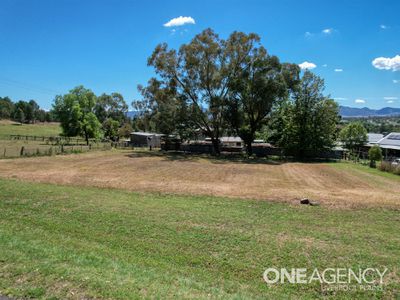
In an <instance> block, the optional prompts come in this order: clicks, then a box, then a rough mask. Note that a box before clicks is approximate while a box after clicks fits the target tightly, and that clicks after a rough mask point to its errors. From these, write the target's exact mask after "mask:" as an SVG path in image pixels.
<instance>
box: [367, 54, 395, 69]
mask: <svg viewBox="0 0 400 300" xmlns="http://www.w3.org/2000/svg"><path fill="white" fill-rule="evenodd" d="M372 65H373V66H374V67H375V68H377V69H379V70H392V71H393V72H394V71H400V55H396V56H394V57H392V58H390V57H377V58H375V59H374V60H373V61H372Z"/></svg>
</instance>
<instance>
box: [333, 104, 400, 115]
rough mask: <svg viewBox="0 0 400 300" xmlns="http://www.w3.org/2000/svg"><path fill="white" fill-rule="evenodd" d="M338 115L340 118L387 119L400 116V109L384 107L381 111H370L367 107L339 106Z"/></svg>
mask: <svg viewBox="0 0 400 300" xmlns="http://www.w3.org/2000/svg"><path fill="white" fill-rule="evenodd" d="M339 114H340V115H341V116H342V117H388V116H397V115H400V108H394V107H384V108H381V109H370V108H368V107H363V108H357V107H349V106H340V107H339Z"/></svg>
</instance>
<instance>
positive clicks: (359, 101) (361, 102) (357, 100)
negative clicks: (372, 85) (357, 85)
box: [354, 99, 365, 104]
mask: <svg viewBox="0 0 400 300" xmlns="http://www.w3.org/2000/svg"><path fill="white" fill-rule="evenodd" d="M354 103H357V104H364V103H365V100H364V99H356V100H354Z"/></svg>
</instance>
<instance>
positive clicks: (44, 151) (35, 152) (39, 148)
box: [0, 143, 112, 158]
mask: <svg viewBox="0 0 400 300" xmlns="http://www.w3.org/2000/svg"><path fill="white" fill-rule="evenodd" d="M111 148H112V145H111V144H110V143H94V144H89V145H43V144H36V145H35V144H33V145H32V144H29V143H28V144H23V145H18V144H16V145H6V146H3V147H1V146H0V158H17V157H33V156H52V155H59V154H70V153H83V152H89V151H95V150H110V149H111Z"/></svg>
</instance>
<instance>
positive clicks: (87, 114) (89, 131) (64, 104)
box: [53, 86, 101, 144]
mask: <svg viewBox="0 0 400 300" xmlns="http://www.w3.org/2000/svg"><path fill="white" fill-rule="evenodd" d="M96 101H97V97H96V95H95V94H94V93H93V92H92V91H91V90H89V89H86V88H84V87H83V86H78V87H76V88H74V89H72V90H71V91H70V92H69V93H68V94H66V95H63V96H56V99H55V102H54V104H53V109H54V111H55V113H56V114H57V116H58V118H59V119H60V122H61V127H62V130H63V134H65V135H66V136H78V135H81V136H84V137H85V139H86V142H87V144H89V138H98V137H99V136H100V128H101V124H100V122H99V121H98V119H97V117H96V115H95V114H94V107H95V105H96Z"/></svg>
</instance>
